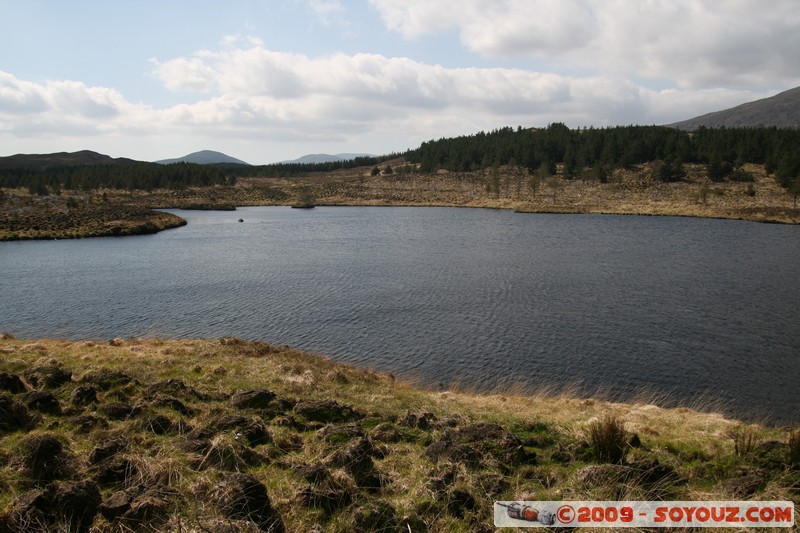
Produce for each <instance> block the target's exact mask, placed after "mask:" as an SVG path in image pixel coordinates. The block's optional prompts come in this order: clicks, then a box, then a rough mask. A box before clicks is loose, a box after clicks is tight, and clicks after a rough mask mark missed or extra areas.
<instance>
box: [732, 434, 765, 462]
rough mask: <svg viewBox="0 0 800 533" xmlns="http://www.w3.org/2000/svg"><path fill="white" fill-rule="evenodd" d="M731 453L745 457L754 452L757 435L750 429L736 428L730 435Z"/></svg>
mask: <svg viewBox="0 0 800 533" xmlns="http://www.w3.org/2000/svg"><path fill="white" fill-rule="evenodd" d="M731 438H732V439H733V451H734V452H735V453H736V455H737V456H738V457H747V456H748V455H750V454H751V453H753V451H755V449H756V446H757V445H758V435H756V432H755V431H754V430H753V429H752V428H748V427H738V428H736V430H735V431H734V432H733V433H732V434H731Z"/></svg>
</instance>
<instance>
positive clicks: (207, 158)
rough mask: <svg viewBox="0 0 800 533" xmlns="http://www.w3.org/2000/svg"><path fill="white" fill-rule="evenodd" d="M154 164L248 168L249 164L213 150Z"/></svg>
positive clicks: (163, 160)
mask: <svg viewBox="0 0 800 533" xmlns="http://www.w3.org/2000/svg"><path fill="white" fill-rule="evenodd" d="M156 163H160V164H162V165H169V164H171V163H194V164H196V165H216V164H234V165H246V166H250V163H246V162H244V161H242V160H241V159H236V158H235V157H231V156H229V155H226V154H223V153H222V152H215V151H213V150H201V151H199V152H192V153H191V154H187V155H185V156H183V157H178V158H175V159H162V160H160V161H156Z"/></svg>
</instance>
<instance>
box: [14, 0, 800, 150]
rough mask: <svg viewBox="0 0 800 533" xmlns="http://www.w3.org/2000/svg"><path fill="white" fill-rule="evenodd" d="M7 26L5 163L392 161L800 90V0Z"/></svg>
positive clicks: (136, 5) (77, 18)
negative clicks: (201, 154) (511, 132)
mask: <svg viewBox="0 0 800 533" xmlns="http://www.w3.org/2000/svg"><path fill="white" fill-rule="evenodd" d="M0 19H2V20H3V21H4V25H3V26H4V29H3V32H0V155H11V154H14V153H47V152H55V151H75V150H81V149H91V150H96V151H99V152H102V153H106V154H109V155H112V156H115V157H118V156H125V157H133V158H136V159H142V160H156V159H162V158H168V157H176V156H180V155H184V154H186V153H189V152H193V151H197V150H201V149H213V150H219V151H222V152H225V153H228V154H229V155H232V156H234V157H238V158H240V159H243V160H245V161H248V162H251V163H254V164H260V163H269V162H274V161H280V160H285V159H291V158H294V157H298V156H300V155H303V154H306V153H319V152H326V153H338V152H371V153H388V152H392V151H403V150H405V149H407V148H413V147H416V146H418V145H419V144H420V143H421V142H423V141H425V140H428V139H433V138H439V137H443V136H453V135H462V134H470V133H475V132H477V131H480V130H489V129H493V128H497V127H502V126H517V125H522V126H526V127H527V126H546V125H547V124H548V123H550V122H554V121H559V122H565V123H566V124H567V125H569V126H573V127H577V126H590V125H593V126H609V125H616V124H632V123H637V124H661V123H669V122H673V121H677V120H681V119H684V118H689V117H692V116H695V115H698V114H702V113H706V112H711V111H715V110H719V109H724V108H727V107H730V106H733V105H737V104H740V103H743V102H746V101H750V100H754V99H757V98H763V97H766V96H771V95H773V94H776V93H777V92H780V91H782V90H785V89H789V88H792V87H795V86H798V85H800V54H798V53H797V50H800V31H798V30H800V9H797V7H796V1H795V0H785V1H784V0H771V1H770V2H763V1H762V0H755V1H753V0H736V1H725V2H722V1H711V0H672V1H669V2H667V1H663V2H659V1H652V0H491V1H490V0H459V1H457V2H452V1H440V0H404V1H401V0H369V1H367V0H365V1H345V0H284V1H256V0H229V1H227V2H218V1H217V2H211V1H197V0H194V1H191V2H189V1H171V2H170V1H159V2H154V1H147V0H144V1H137V2H108V1H102V2H101V1H81V0H73V1H71V2H62V1H56V0H49V1H44V0H25V1H21V0H20V1H11V0H3V1H2V2H0Z"/></svg>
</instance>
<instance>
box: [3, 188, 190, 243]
mask: <svg viewBox="0 0 800 533" xmlns="http://www.w3.org/2000/svg"><path fill="white" fill-rule="evenodd" d="M78 198H79V199H76V198H75V197H73V196H47V197H38V196H26V195H20V197H19V198H17V199H15V200H10V199H9V200H6V201H5V202H4V203H2V204H0V207H2V209H0V241H13V240H31V239H77V238H83V237H122V236H125V235H147V234H151V233H156V232H159V231H162V230H165V229H168V228H175V227H178V226H183V225H185V224H186V221H185V220H183V219H182V218H180V217H178V216H175V215H172V214H170V213H163V212H159V211H153V210H151V209H149V208H147V207H146V206H143V205H129V204H126V203H124V202H122V201H115V202H109V201H108V200H107V199H106V200H104V199H103V198H102V197H98V198H92V197H90V196H79V197H78Z"/></svg>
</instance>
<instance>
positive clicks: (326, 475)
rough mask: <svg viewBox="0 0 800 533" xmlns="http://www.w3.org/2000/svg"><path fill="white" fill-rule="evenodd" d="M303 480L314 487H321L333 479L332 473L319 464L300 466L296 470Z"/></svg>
mask: <svg viewBox="0 0 800 533" xmlns="http://www.w3.org/2000/svg"><path fill="white" fill-rule="evenodd" d="M296 471H297V473H298V474H300V475H301V476H303V479H305V480H306V481H308V482H309V483H311V484H312V485H319V484H320V483H323V482H325V481H328V480H329V479H331V472H330V470H328V469H327V468H326V467H325V466H324V465H322V464H320V463H317V464H312V465H305V466H300V467H298V468H297V469H296Z"/></svg>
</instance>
